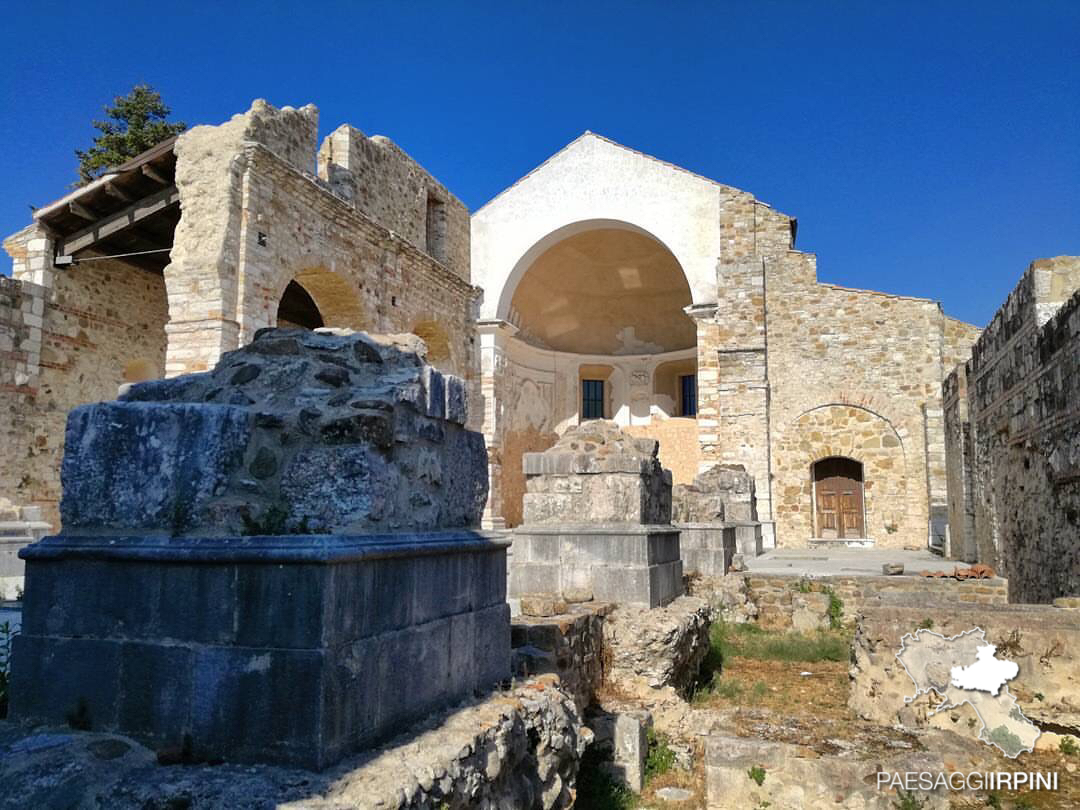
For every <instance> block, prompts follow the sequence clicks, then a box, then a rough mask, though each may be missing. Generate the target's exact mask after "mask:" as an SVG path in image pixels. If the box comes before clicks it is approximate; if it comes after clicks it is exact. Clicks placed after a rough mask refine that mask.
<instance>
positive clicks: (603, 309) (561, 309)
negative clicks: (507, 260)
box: [481, 220, 699, 524]
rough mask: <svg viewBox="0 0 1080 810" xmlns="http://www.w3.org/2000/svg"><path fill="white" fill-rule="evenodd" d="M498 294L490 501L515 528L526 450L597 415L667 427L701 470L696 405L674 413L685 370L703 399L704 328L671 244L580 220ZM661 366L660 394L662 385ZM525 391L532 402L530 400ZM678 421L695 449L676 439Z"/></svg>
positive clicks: (624, 227)
mask: <svg viewBox="0 0 1080 810" xmlns="http://www.w3.org/2000/svg"><path fill="white" fill-rule="evenodd" d="M498 293H499V295H500V298H499V304H498V311H499V312H500V313H501V315H502V317H501V318H500V319H499V320H498V321H495V322H489V323H491V324H492V325H491V326H489V327H487V328H488V329H490V330H491V331H490V332H489V333H488V338H489V339H488V343H487V347H486V348H485V351H486V352H488V353H492V354H491V356H490V357H485V361H484V369H485V373H488V372H489V370H490V372H494V373H492V375H491V377H490V378H487V379H484V380H483V385H484V387H485V390H489V391H491V392H492V394H493V397H492V399H493V402H491V403H490V405H489V407H488V408H487V410H486V417H487V419H486V424H485V433H486V434H487V438H488V443H489V447H490V448H492V449H493V450H494V451H497V452H493V459H494V460H495V461H493V469H492V480H493V484H494V485H495V487H496V489H498V490H499V491H498V492H496V493H495V495H494V497H493V502H495V501H496V499H501V503H500V506H499V508H500V510H501V511H500V516H501V517H503V518H505V519H506V521H507V522H509V523H511V524H512V523H513V522H514V521H515V520H516V519H517V518H518V515H519V513H520V508H519V506H520V498H521V490H522V488H523V487H522V484H523V480H519V479H521V475H520V471H519V468H520V466H521V461H520V452H522V451H523V450H528V451H536V450H543V449H546V447H548V446H550V445H551V444H552V443H553V442H554V441H555V440H556V438H557V436H558V434H559V433H561V431H562V430H564V429H565V428H566V427H567V426H569V425H572V424H577V423H578V422H580V421H582V420H584V419H588V418H606V419H613V420H615V421H616V422H617V423H618V424H619V425H620V426H622V427H624V428H626V429H627V430H630V431H632V432H633V433H634V434H635V435H642V436H649V435H651V433H652V432H655V431H658V430H661V429H663V430H664V431H666V433H665V438H666V439H668V441H667V442H666V445H665V446H666V447H667V448H668V449H669V450H674V451H675V452H681V453H683V454H684V455H686V456H687V458H686V459H684V461H685V463H684V464H683V465H682V467H685V468H686V469H687V470H688V471H690V470H692V471H693V472H696V469H697V466H698V463H699V453H698V452H697V424H696V420H695V419H694V416H695V415H696V413H695V411H696V409H695V408H693V407H692V406H691V404H690V398H689V397H688V398H687V405H686V408H685V409H677V408H675V407H674V404H675V403H681V402H682V399H681V398H680V396H679V394H678V393H677V392H676V391H675V390H674V388H673V386H676V385H678V384H679V377H678V375H676V374H675V371H679V372H681V373H682V374H683V375H685V376H688V377H691V378H694V379H693V380H692V382H693V383H694V385H693V386H688V388H687V390H696V377H695V373H696V368H697V361H696V353H697V325H696V324H695V322H694V320H693V319H692V318H690V317H689V316H688V315H687V313H686V309H687V307H690V306H691V305H692V303H693V294H692V291H691V288H690V284H689V282H688V279H687V276H686V273H685V272H684V270H683V267H682V265H681V263H680V262H679V260H678V259H677V258H676V256H675V255H674V254H673V253H672V251H671V250H670V249H668V247H667V245H666V244H664V243H663V242H662V241H661V240H659V239H657V238H656V237H655V236H653V235H652V234H651V233H649V232H648V231H646V230H644V229H643V228H640V227H638V226H636V225H633V224H630V223H626V222H616V221H612V220H589V221H585V222H579V223H575V224H574V225H572V226H567V227H562V228H558V229H556V230H555V231H554V232H552V233H551V234H548V235H547V236H545V237H543V238H541V239H540V240H539V241H537V242H536V243H535V244H534V245H533V246H532V247H531V248H529V249H528V250H527V251H526V252H525V254H524V255H523V256H521V257H519V258H518V260H517V261H516V263H515V267H514V269H513V270H512V271H511V272H510V273H509V274H508V276H507V278H506V282H505V284H504V286H503V287H502V288H501V289H500V290H498ZM484 328H485V326H484V325H482V327H481V329H482V330H483V329H484ZM481 335H482V338H484V337H485V335H484V332H483V331H482V333H481ZM660 366H663V367H665V369H666V372H665V373H666V374H667V377H665V380H666V384H665V386H664V387H663V391H658V390H657V387H656V385H655V382H654V374H655V371H656V369H657V367H660ZM668 378H670V379H668ZM668 388H672V390H671V391H668ZM527 390H532V391H535V394H534V395H532V396H524V397H523V396H522V395H521V394H522V392H523V391H527ZM665 406H666V407H665ZM684 416H685V418H677V417H684ZM675 421H677V422H679V423H680V424H679V425H678V427H679V428H680V429H681V430H680V432H679V437H680V438H685V439H686V441H679V442H675V441H673V440H672V439H671V436H670V434H671V427H672V425H671V424H670V423H671V422H675ZM684 434H685V435H684ZM653 438H660V437H659V436H653ZM691 445H692V448H691V447H690V446H691ZM691 450H692V452H690V451H691ZM677 461H678V460H676V459H666V460H665V463H667V464H668V465H669V466H677V464H676V462H677ZM496 466H498V467H499V468H500V469H495V467H496ZM690 474H691V475H692V473H690Z"/></svg>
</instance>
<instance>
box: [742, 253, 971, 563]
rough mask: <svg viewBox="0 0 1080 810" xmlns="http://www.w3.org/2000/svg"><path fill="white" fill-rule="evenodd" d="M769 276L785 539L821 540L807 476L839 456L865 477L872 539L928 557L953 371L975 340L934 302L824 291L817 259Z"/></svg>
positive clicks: (769, 266)
mask: <svg viewBox="0 0 1080 810" xmlns="http://www.w3.org/2000/svg"><path fill="white" fill-rule="evenodd" d="M766 272H767V278H766V281H765V284H766V287H767V290H768V298H767V304H768V347H769V352H768V359H769V369H768V374H769V382H770V386H771V399H770V414H769V415H770V421H771V437H770V438H771V445H772V465H773V466H772V473H773V476H774V480H773V481H772V499H773V502H774V504H775V513H774V515H775V518H776V521H777V530H776V531H777V535H778V536H779V537H781V538H782V539H783V543H784V545H788V546H801V545H804V544H805V542H806V541H807V540H808V539H809V538H812V537H814V535H815V531H814V525H813V519H814V517H813V482H812V475H811V465H812V464H813V463H814V462H815V461H818V460H820V459H822V458H825V457H827V456H832V455H838V456H848V457H850V458H853V459H855V460H856V461H859V462H862V464H863V466H864V481H865V490H864V499H865V528H866V534H867V536H868V537H870V538H872V539H873V540H874V541H875V543H876V545H877V546H880V547H885V548H902V547H916V548H923V547H924V546H925V544H926V541H927V530H928V525H929V523H930V520H931V516H933V517H934V521H935V524H936V526H938V527H940V528H939V531H940V532H942V533H943V531H944V529H943V526H944V522H945V515H944V510H945V504H946V487H945V440H944V422H943V412H942V407H941V380H942V378H943V376H944V369H945V367H946V366H945V363H947V362H950V358H953V357H955V356H957V355H958V354H959V353H960V352H962V351H966V349H967V347H969V346H970V343H971V341H973V340H974V339H975V337H976V336H977V334H978V330H977V329H976V328H975V327H973V326H971V325H969V324H964V323H962V322H959V321H955V320H954V319H951V318H946V317H944V316H943V315H942V313H941V307H940V305H939V304H937V303H936V302H933V301H928V300H923V299H916V298H907V297H904V296H898V295H889V294H885V293H879V292H870V291H865V290H855V289H848V288H844V287H838V286H835V285H830V284H821V283H818V282H817V280H816V272H815V264H814V259H813V257H812V256H807V255H804V254H794V253H792V254H791V255H790V256H789V257H788V258H786V259H783V260H781V261H776V262H774V261H768V262H766ZM759 497H760V495H759Z"/></svg>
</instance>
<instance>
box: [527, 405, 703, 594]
mask: <svg viewBox="0 0 1080 810" xmlns="http://www.w3.org/2000/svg"><path fill="white" fill-rule="evenodd" d="M523 463H524V467H525V476H526V494H525V498H524V524H523V525H522V526H521V527H520V528H518V529H516V530H515V531H514V545H513V548H512V550H511V562H510V583H509V594H510V597H511V598H520V597H521V596H526V595H533V594H551V595H556V596H559V597H561V598H563V599H566V600H567V601H586V600H589V599H597V600H600V601H605V602H614V603H618V604H628V605H641V606H645V607H660V606H662V605H666V604H667V603H669V602H671V601H672V600H673V599H675V598H676V597H678V596H680V595H681V594H682V593H683V582H682V573H683V572H682V559H681V556H680V545H679V531H678V529H676V528H675V527H674V526H672V525H671V473H670V472H669V471H668V470H665V469H663V468H662V467H661V466H660V462H659V460H658V459H657V443H656V441H655V440H653V439H642V438H633V437H631V436H629V435H627V434H624V433H622V431H620V430H619V428H618V426H616V425H615V424H614V423H613V422H607V421H602V420H596V421H590V422H586V423H584V424H582V425H579V426H577V427H573V428H570V429H569V430H568V431H567V432H566V433H565V434H564V435H563V437H562V438H561V439H560V440H559V441H558V442H557V443H556V444H555V446H554V447H552V448H551V449H549V450H546V451H544V452H543V453H526V454H525V456H524V462H523Z"/></svg>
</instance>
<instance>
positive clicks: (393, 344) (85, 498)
mask: <svg viewBox="0 0 1080 810" xmlns="http://www.w3.org/2000/svg"><path fill="white" fill-rule="evenodd" d="M425 351H426V350H425V347H424V345H423V342H422V341H420V339H419V338H416V337H415V336H413V335H401V336H393V335H391V336H378V337H372V336H369V335H366V334H363V333H349V332H347V331H345V330H320V331H318V332H309V331H306V330H302V329H267V330H263V331H261V332H260V333H258V334H257V335H256V339H255V341H254V342H253V343H251V344H250V345H248V346H245V347H244V348H241V349H238V350H236V351H233V352H229V353H227V354H225V355H224V356H223V357H222V358H221V361H220V362H219V363H218V365H217V366H216V367H215V368H214V370H213V371H210V372H206V373H203V374H192V375H187V376H182V377H175V378H172V379H167V380H157V381H153V382H147V383H140V384H137V385H135V386H133V387H132V388H131V389H130V390H129V391H127V392H126V393H125V394H124V395H123V396H122V397H121V401H119V402H109V403H101V404H98V405H87V406H82V407H80V408H76V409H75V410H74V411H72V412H71V415H70V416H69V419H68V427H67V436H66V448H67V449H66V452H65V456H64V463H63V471H62V478H63V485H64V495H63V502H62V504H61V514H62V519H63V525H64V531H65V532H66V533H69V534H80V533H81V534H87V533H90V534H93V533H105V534H110V533H111V534H116V533H125V532H126V533H131V532H132V530H138V531H139V532H150V533H158V534H168V535H207V536H210V535H212V536H234V535H243V534H256V535H274V534H308V533H325V532H335V533H352V532H367V531H394V530H406V529H408V530H429V529H432V530H433V529H445V528H467V527H473V526H476V525H478V523H479V518H480V513H481V511H482V509H483V505H484V502H485V500H486V498H487V460H486V450H485V448H484V443H483V437H482V436H481V435H480V434H478V433H475V432H473V431H468V430H466V429H465V428H464V424H465V420H466V398H465V385H464V382H463V381H462V380H460V379H458V378H456V377H450V376H446V377H444V376H443V375H442V374H441V373H440V372H438V371H436V370H435V369H433V368H431V367H430V366H428V365H427V364H426V363H425V362H424V361H423V354H424V352H425Z"/></svg>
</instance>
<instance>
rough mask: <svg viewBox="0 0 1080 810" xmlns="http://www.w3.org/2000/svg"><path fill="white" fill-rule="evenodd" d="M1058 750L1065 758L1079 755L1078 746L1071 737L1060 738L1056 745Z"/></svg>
mask: <svg viewBox="0 0 1080 810" xmlns="http://www.w3.org/2000/svg"><path fill="white" fill-rule="evenodd" d="M1058 750H1059V751H1061V753H1063V754H1065V756H1068V757H1074V756H1076V755H1077V754H1080V745H1077V744H1076V740H1074V739H1073V738H1072V737H1062V738H1061V742H1059V743H1058Z"/></svg>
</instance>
